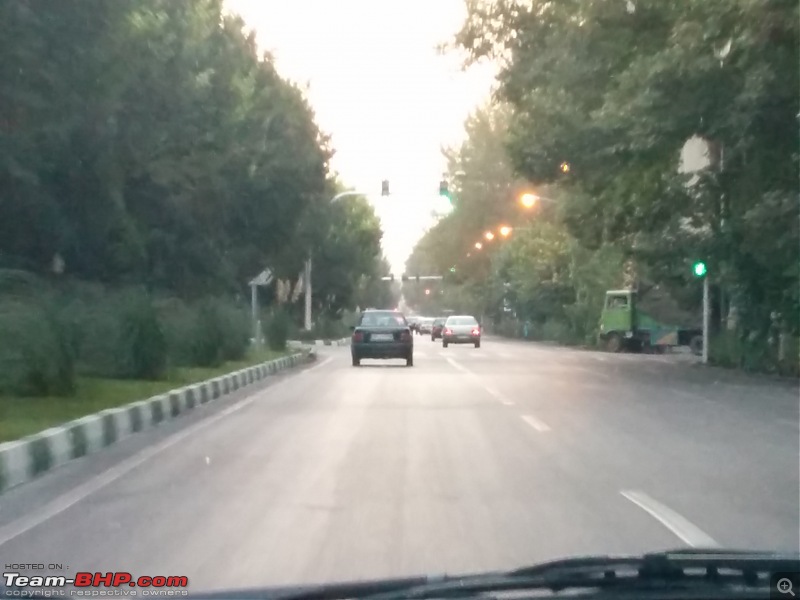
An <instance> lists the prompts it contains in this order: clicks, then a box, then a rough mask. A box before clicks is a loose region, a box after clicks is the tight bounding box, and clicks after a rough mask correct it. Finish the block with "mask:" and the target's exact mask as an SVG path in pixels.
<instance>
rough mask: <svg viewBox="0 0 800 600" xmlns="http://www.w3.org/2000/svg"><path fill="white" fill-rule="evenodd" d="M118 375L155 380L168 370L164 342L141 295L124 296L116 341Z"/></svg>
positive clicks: (147, 300) (153, 312) (155, 316)
mask: <svg viewBox="0 0 800 600" xmlns="http://www.w3.org/2000/svg"><path fill="white" fill-rule="evenodd" d="M117 344H118V346H117V352H116V354H117V357H118V358H117V375H118V376H119V377H124V378H130V379H150V380H157V379H161V378H163V377H164V375H165V373H166V370H167V339H166V336H165V335H164V332H163V330H162V329H161V323H160V322H159V319H158V314H157V313H156V310H155V308H154V307H153V303H152V301H151V300H150V298H149V297H148V296H146V295H144V294H143V293H138V292H133V293H131V294H128V295H126V296H125V299H124V301H123V302H122V303H121V310H120V336H119V338H118V339H117Z"/></svg>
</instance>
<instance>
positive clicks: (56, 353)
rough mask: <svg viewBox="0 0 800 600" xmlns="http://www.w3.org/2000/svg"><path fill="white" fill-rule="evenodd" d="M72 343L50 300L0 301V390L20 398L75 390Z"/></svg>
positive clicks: (16, 298)
mask: <svg viewBox="0 0 800 600" xmlns="http://www.w3.org/2000/svg"><path fill="white" fill-rule="evenodd" d="M73 346H74V344H73V341H72V340H71V339H70V330H69V328H68V327H66V326H65V325H64V323H62V322H60V321H59V318H58V314H57V311H56V307H55V306H54V305H53V302H52V299H51V298H49V297H48V296H47V295H45V297H43V298H42V297H41V296H40V297H39V298H38V299H37V298H33V297H28V298H23V297H13V298H10V299H8V298H7V299H4V300H3V301H2V302H0V391H2V392H4V393H10V394H16V395H20V396H68V395H70V394H72V393H74V391H75V367H74V354H73Z"/></svg>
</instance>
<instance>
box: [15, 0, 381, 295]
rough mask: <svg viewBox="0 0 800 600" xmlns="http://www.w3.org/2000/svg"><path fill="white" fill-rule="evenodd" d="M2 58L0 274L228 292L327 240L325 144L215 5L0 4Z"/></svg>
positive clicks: (92, 0)
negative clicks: (13, 271)
mask: <svg viewBox="0 0 800 600" xmlns="http://www.w3.org/2000/svg"><path fill="white" fill-rule="evenodd" d="M0 53H2V55H3V57H4V60H3V61H2V64H1V65H0V114H2V115H3V119H2V122H0V190H2V194H0V266H15V267H22V268H26V269H29V270H33V271H37V272H42V273H44V272H47V271H49V270H50V269H51V267H52V265H53V261H54V259H55V258H56V257H58V259H57V262H61V263H62V264H63V266H64V271H65V272H66V273H67V274H68V275H74V276H77V277H80V278H83V279H88V280H96V281H102V282H106V283H112V284H119V283H145V284H147V285H148V286H150V287H151V288H160V289H166V290H171V291H174V292H177V293H179V294H181V295H184V296H197V295H203V294H208V293H218V292H225V293H230V292H235V291H240V290H242V289H243V287H244V285H245V284H246V282H247V281H248V280H249V278H250V277H252V276H253V275H254V274H255V273H257V272H259V271H260V270H261V269H263V268H264V267H266V266H273V267H275V268H277V269H279V270H283V269H290V268H291V269H293V270H294V272H295V273H296V272H297V270H298V269H296V266H297V265H294V264H291V263H292V261H291V260H287V259H286V257H290V256H302V255H303V254H304V253H305V252H306V250H305V249H307V248H308V247H309V246H310V245H311V244H312V243H313V241H314V240H320V239H324V238H325V237H326V236H328V235H330V234H329V232H328V231H327V228H328V226H329V224H330V221H328V220H326V213H325V211H326V210H327V209H326V208H325V207H324V206H323V205H324V204H326V203H327V200H328V199H329V198H330V196H331V195H332V192H333V189H334V185H333V182H332V180H331V179H330V177H329V175H328V160H329V159H330V156H331V154H332V152H331V150H330V149H329V147H328V143H327V139H326V138H325V136H324V135H323V134H322V133H321V132H320V131H319V129H318V128H317V126H316V124H315V123H314V115H313V112H312V111H311V109H310V108H309V106H308V104H307V102H306V100H305V98H304V97H303V95H302V93H301V91H300V90H299V89H297V88H296V87H295V86H294V85H292V84H290V83H289V82H287V81H286V80H284V79H282V78H281V77H280V75H279V74H278V73H277V72H276V71H275V68H274V65H273V63H272V60H271V58H270V57H269V56H268V55H267V56H259V54H258V51H257V48H256V44H255V40H254V37H253V36H252V35H250V34H248V33H247V32H246V31H245V30H244V24H243V22H242V21H241V19H239V18H238V17H235V16H228V15H225V14H224V13H223V11H222V0H131V1H130V2H114V1H111V0H86V1H77V0H64V1H63V2H58V3H51V2H46V1H44V0H8V1H7V2H3V3H2V4H0ZM312 222H315V223H312ZM301 226H302V227H301ZM309 232H311V233H309ZM359 241H361V240H359ZM339 267H340V269H344V270H347V269H348V268H350V267H352V268H353V269H354V271H353V273H352V274H348V281H351V280H352V279H353V278H354V277H357V276H358V275H360V274H361V271H359V269H364V268H366V267H364V266H363V265H362V264H358V265H347V264H346V263H340V264H339ZM320 289H321V290H322V288H320ZM348 293H349V294H352V290H350V291H349V292H348ZM339 296H342V293H341V291H340V292H339ZM345 296H347V294H345Z"/></svg>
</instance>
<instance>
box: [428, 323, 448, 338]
mask: <svg viewBox="0 0 800 600" xmlns="http://www.w3.org/2000/svg"><path fill="white" fill-rule="evenodd" d="M446 320H447V319H445V318H444V317H441V318H439V319H436V320H435V321H434V322H433V325H431V341H432V342H434V341H436V340H438V339H440V338H441V337H442V330H443V329H444V322H445V321H446Z"/></svg>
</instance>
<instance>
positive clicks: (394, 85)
mask: <svg viewBox="0 0 800 600" xmlns="http://www.w3.org/2000/svg"><path fill="white" fill-rule="evenodd" d="M226 8H227V9H228V10H230V11H231V12H235V13H238V14H240V15H241V16H242V17H243V18H244V20H245V22H246V23H247V26H248V27H249V28H251V29H252V30H254V31H255V32H256V36H257V39H258V44H259V46H260V47H261V49H262V50H267V51H269V52H270V53H272V55H273V56H274V58H275V63H276V66H277V68H278V71H279V72H280V74H281V75H282V76H283V77H285V78H287V79H290V80H292V81H294V82H296V83H297V84H299V85H300V86H301V87H302V88H304V89H305V90H306V96H307V98H308V99H309V102H310V104H311V106H312V108H313V109H314V111H315V114H316V121H317V124H318V125H319V126H320V128H321V129H322V131H324V132H325V133H327V134H329V135H331V138H332V139H331V144H332V146H333V148H334V150H335V152H336V154H335V156H334V158H333V161H332V167H333V169H334V170H335V171H336V172H338V174H339V176H340V179H341V181H342V182H343V183H344V184H345V185H346V186H348V187H350V188H353V189H356V190H358V191H364V192H366V193H368V194H369V198H370V201H371V203H372V204H373V206H374V207H375V211H376V213H377V214H378V216H379V217H380V219H381V224H382V227H383V233H384V235H383V247H384V254H385V255H386V257H387V258H388V259H389V262H390V263H391V265H392V271H393V272H394V273H395V274H396V275H400V274H402V272H403V269H404V264H405V261H406V258H407V257H408V255H409V253H410V252H411V250H412V248H413V246H414V243H415V242H416V241H417V240H418V239H419V238H420V236H421V235H422V234H423V233H424V232H425V230H426V229H427V228H429V227H430V226H432V225H433V224H434V223H435V222H436V217H435V216H433V215H432V214H431V213H432V212H433V211H436V212H437V213H438V214H440V215H441V214H442V213H443V212H445V211H446V210H447V207H448V205H447V202H446V201H445V200H443V199H442V198H439V196H438V188H439V181H440V179H441V177H442V174H443V172H444V170H445V166H446V165H445V160H444V157H443V156H442V153H441V148H442V147H443V146H454V145H458V143H459V142H460V141H461V140H462V139H463V138H464V129H463V124H464V120H465V119H466V117H467V116H468V115H469V113H470V112H471V111H472V110H474V108H475V107H476V106H477V105H479V104H481V103H482V102H484V101H485V100H486V99H487V98H488V97H489V94H490V92H491V88H492V85H493V79H494V69H493V67H492V66H491V65H481V66H477V67H472V68H470V69H468V70H467V71H464V70H462V68H461V67H462V62H463V58H464V57H463V55H458V54H448V55H445V56H441V55H439V54H438V53H437V50H436V47H437V45H438V44H440V43H442V42H449V41H451V40H452V37H453V35H454V34H455V32H456V31H458V29H459V27H460V25H461V22H462V20H463V18H464V15H465V8H464V0H403V1H399V0H336V1H335V2H334V1H332V0H291V1H289V0H227V1H226ZM384 179H388V180H389V188H390V194H391V195H390V196H389V197H388V198H387V197H381V196H380V191H381V181H382V180H384Z"/></svg>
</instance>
